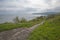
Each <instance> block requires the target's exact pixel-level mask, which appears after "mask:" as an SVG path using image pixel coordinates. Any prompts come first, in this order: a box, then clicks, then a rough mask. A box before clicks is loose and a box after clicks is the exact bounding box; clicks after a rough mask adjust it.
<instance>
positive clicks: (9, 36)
mask: <svg viewBox="0 0 60 40" xmlns="http://www.w3.org/2000/svg"><path fill="white" fill-rule="evenodd" d="M43 23H44V21H43V22H41V23H40V24H37V25H34V26H32V27H30V28H17V29H13V30H9V31H4V32H0V40H27V37H28V36H29V34H30V33H31V32H32V31H33V30H34V29H35V28H36V27H38V26H39V25H42V24H43Z"/></svg>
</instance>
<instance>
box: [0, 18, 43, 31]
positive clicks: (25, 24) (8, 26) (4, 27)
mask: <svg viewBox="0 0 60 40" xmlns="http://www.w3.org/2000/svg"><path fill="white" fill-rule="evenodd" d="M37 18H38V17H37ZM37 18H36V19H32V20H30V21H26V20H25V19H24V18H23V19H22V20H20V21H19V19H18V17H16V19H15V20H14V21H15V23H3V24H0V32H2V31H6V30H11V29H15V28H23V27H32V26H33V25H35V24H38V23H40V22H41V21H42V18H38V19H37Z"/></svg>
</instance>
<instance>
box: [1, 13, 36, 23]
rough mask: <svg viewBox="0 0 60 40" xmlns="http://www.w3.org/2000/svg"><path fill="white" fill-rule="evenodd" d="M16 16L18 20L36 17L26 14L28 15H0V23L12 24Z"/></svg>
mask: <svg viewBox="0 0 60 40" xmlns="http://www.w3.org/2000/svg"><path fill="white" fill-rule="evenodd" d="M16 16H18V17H19V19H21V18H22V17H24V18H25V19H27V20H31V19H33V18H36V17H37V16H35V15H32V14H28V13H18V14H17V13H0V23H4V22H13V19H14V18H15V17H16Z"/></svg>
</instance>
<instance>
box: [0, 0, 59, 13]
mask: <svg viewBox="0 0 60 40" xmlns="http://www.w3.org/2000/svg"><path fill="white" fill-rule="evenodd" d="M0 11H14V12H16V11H20V12H27V13H34V12H48V11H54V12H59V11H60V0H0Z"/></svg>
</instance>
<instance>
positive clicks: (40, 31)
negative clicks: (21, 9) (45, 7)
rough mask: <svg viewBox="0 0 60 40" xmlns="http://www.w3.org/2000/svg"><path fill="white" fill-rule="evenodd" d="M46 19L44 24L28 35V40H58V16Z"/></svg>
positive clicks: (59, 27)
mask: <svg viewBox="0 0 60 40" xmlns="http://www.w3.org/2000/svg"><path fill="white" fill-rule="evenodd" d="M47 17H48V18H47V19H46V21H45V23H44V24H43V25H40V26H39V27H38V28H36V29H35V30H34V31H33V32H32V33H31V34H30V36H29V37H28V40H60V14H56V15H54V16H52V15H51V16H47Z"/></svg>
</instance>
